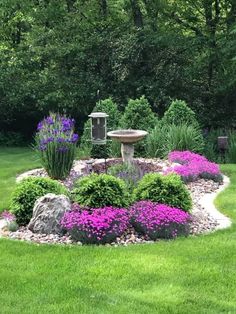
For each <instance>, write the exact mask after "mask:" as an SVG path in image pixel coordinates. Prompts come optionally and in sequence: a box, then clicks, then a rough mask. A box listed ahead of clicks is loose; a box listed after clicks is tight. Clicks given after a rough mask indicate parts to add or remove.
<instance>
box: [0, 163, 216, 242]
mask: <svg viewBox="0 0 236 314" xmlns="http://www.w3.org/2000/svg"><path fill="white" fill-rule="evenodd" d="M120 162H121V160H120V159H109V160H107V166H111V165H114V164H116V163H120ZM135 163H136V164H137V165H139V167H141V168H143V169H144V171H155V172H160V173H162V172H163V171H165V169H166V168H167V167H169V166H170V163H169V162H168V161H163V160H159V159H149V160H147V159H142V158H138V159H135ZM94 171H95V172H99V173H101V172H105V166H104V160H96V161H95V163H94ZM87 173H89V169H88V165H87V164H86V162H85V161H76V162H75V163H74V166H73V169H72V171H71V174H70V176H69V178H68V179H67V180H65V181H62V183H63V184H64V185H65V186H67V187H68V188H72V186H73V183H74V181H75V180H76V179H78V178H79V177H81V176H83V175H85V174H87ZM27 176H41V177H46V176H47V174H46V172H45V171H44V170H43V169H35V170H32V171H28V172H27V173H24V174H22V175H20V176H19V177H18V178H17V181H20V180H21V179H23V178H24V177H27ZM219 187H220V184H219V183H216V182H214V181H212V180H204V179H199V180H197V181H195V182H191V183H188V184H187V188H188V190H189V191H190V193H191V196H192V199H193V209H192V222H191V224H190V235H198V234H204V233H209V232H212V231H214V230H215V229H216V227H217V225H218V223H217V221H216V220H215V219H214V218H212V217H211V216H210V214H209V213H208V212H207V211H206V210H205V209H204V207H202V206H201V205H200V199H201V198H202V197H203V196H204V195H205V194H207V193H213V192H216V191H217V190H218V189H219ZM3 236H7V237H9V238H11V239H18V240H25V241H29V242H35V243H40V244H66V245H68V244H69V245H70V244H75V245H82V243H80V242H76V243H73V241H72V239H71V238H70V236H68V235H63V236H60V235H54V234H50V235H46V234H34V233H32V232H31V231H30V230H28V229H27V228H25V227H22V228H20V229H19V230H17V231H16V232H7V231H5V232H4V234H3ZM134 243H153V241H151V240H150V239H148V237H147V236H143V235H141V234H139V233H137V232H136V231H135V230H134V229H133V228H130V229H129V230H127V232H126V233H125V234H124V235H122V236H121V237H119V238H117V239H116V241H114V242H113V243H111V244H108V245H107V246H119V245H123V246H127V245H130V244H134Z"/></svg>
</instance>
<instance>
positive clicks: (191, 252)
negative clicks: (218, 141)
mask: <svg viewBox="0 0 236 314" xmlns="http://www.w3.org/2000/svg"><path fill="white" fill-rule="evenodd" d="M29 156H31V155H29ZM15 163H17V164H18V162H17V160H15ZM0 167H1V165H0ZM222 169H223V171H224V172H225V173H226V174H228V175H230V177H231V181H232V184H231V186H230V187H229V188H228V189H227V190H226V191H225V192H223V193H222V194H221V195H220V196H219V197H218V199H217V201H216V204H217V206H218V207H219V208H220V209H221V210H222V211H223V212H225V213H227V214H228V215H229V216H230V217H232V218H233V219H235V218H236V199H235V192H234V191H235V189H236V165H234V166H231V165H226V166H223V167H222ZM0 171H1V170H0ZM16 171H18V170H16ZM11 175H12V176H13V172H12V173H11ZM1 184H2V183H0V186H1ZM235 261H236V228H235V225H233V226H232V228H230V229H228V230H224V231H219V232H216V233H214V234H211V235H208V236H199V237H195V238H194V237H189V238H181V239H178V240H176V241H160V242H159V243H156V244H146V245H133V246H129V247H118V248H114V247H91V246H84V247H60V246H47V245H40V246H37V245H35V244H27V243H21V242H17V241H10V240H4V239H1V240H0V313H11V314H14V313H34V314H35V313H96V314H97V313H101V314H103V313H142V314H143V313H148V314H149V313H179V314H183V313H199V314H200V313H212V314H213V313H214V314H215V313H235V312H236V298H235V295H236V286H235V282H236V262H235Z"/></svg>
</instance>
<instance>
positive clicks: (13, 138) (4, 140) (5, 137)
mask: <svg viewBox="0 0 236 314" xmlns="http://www.w3.org/2000/svg"><path fill="white" fill-rule="evenodd" d="M26 144H27V141H26V139H25V138H24V136H23V135H22V134H20V133H18V132H3V131H1V132H0V146H25V145H26Z"/></svg>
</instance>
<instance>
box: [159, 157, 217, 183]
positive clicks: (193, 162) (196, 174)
mask: <svg viewBox="0 0 236 314" xmlns="http://www.w3.org/2000/svg"><path fill="white" fill-rule="evenodd" d="M169 160H170V161H171V162H176V163H179V164H180V165H175V166H174V167H170V168H168V169H167V170H166V171H165V174H168V173H170V172H175V173H177V174H178V175H180V176H181V177H182V179H183V181H184V182H192V181H195V180H197V179H198V178H204V179H211V180H214V181H217V182H221V181H222V175H221V173H220V168H219V166H218V165H217V164H216V163H214V162H210V161H209V160H207V158H206V157H204V156H201V155H199V154H196V153H192V152H190V151H183V152H181V151H173V152H171V153H170V154H169Z"/></svg>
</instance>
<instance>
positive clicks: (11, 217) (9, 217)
mask: <svg viewBox="0 0 236 314" xmlns="http://www.w3.org/2000/svg"><path fill="white" fill-rule="evenodd" d="M0 217H1V218H2V219H4V220H6V221H7V222H13V221H15V220H16V217H15V215H14V214H12V213H10V212H9V211H7V210H5V211H3V212H2V214H1V216H0Z"/></svg>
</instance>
